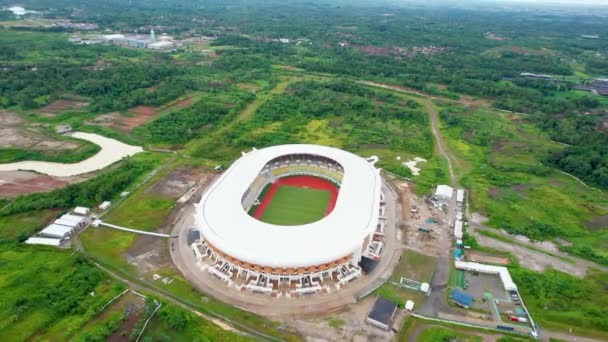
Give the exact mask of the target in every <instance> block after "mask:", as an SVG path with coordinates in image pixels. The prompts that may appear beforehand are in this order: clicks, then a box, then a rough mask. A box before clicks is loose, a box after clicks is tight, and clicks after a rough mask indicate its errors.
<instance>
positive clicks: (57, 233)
mask: <svg viewBox="0 0 608 342" xmlns="http://www.w3.org/2000/svg"><path fill="white" fill-rule="evenodd" d="M73 230H74V228H72V227H68V226H62V225H59V224H54V223H53V224H51V225H49V226H48V227H46V228H44V229H43V230H42V231H40V235H42V236H47V237H51V238H56V239H62V240H63V239H66V238H67V237H68V236H70V233H72V231H73Z"/></svg>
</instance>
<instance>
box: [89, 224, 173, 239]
mask: <svg viewBox="0 0 608 342" xmlns="http://www.w3.org/2000/svg"><path fill="white" fill-rule="evenodd" d="M99 225H100V226H104V227H108V228H112V229H117V230H122V231H123V232H129V233H135V234H140V235H148V236H154V237H160V238H169V237H171V235H169V234H162V233H155V232H147V231H145V230H137V229H131V228H125V227H121V226H117V225H115V224H110V223H105V222H100V223H99Z"/></svg>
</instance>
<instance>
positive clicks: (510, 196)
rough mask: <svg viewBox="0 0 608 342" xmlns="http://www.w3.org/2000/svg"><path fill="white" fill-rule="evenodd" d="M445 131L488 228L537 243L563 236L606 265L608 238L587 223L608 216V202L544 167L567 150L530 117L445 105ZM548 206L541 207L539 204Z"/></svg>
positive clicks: (579, 250) (574, 250)
mask: <svg viewBox="0 0 608 342" xmlns="http://www.w3.org/2000/svg"><path fill="white" fill-rule="evenodd" d="M439 106H440V107H441V112H440V116H441V120H442V132H443V136H444V139H446V141H447V144H448V147H449V148H450V151H451V152H452V153H454V154H455V156H456V157H457V159H458V168H457V172H458V176H459V178H460V183H461V184H462V185H464V186H465V187H466V188H467V189H468V190H469V192H470V197H469V198H470V199H471V207H472V209H473V210H474V211H479V212H481V213H482V214H483V215H485V216H487V217H488V218H489V221H488V223H487V225H488V226H491V227H496V228H502V229H505V230H506V231H507V232H509V233H512V234H521V235H526V236H528V237H530V238H531V239H534V240H545V239H553V238H556V237H561V238H564V239H567V240H568V241H571V242H573V243H574V246H573V247H562V248H564V249H566V250H568V251H569V252H572V253H573V254H576V255H579V256H582V257H586V258H589V259H592V260H595V261H598V262H602V263H606V260H607V259H606V256H607V255H606V254H605V248H604V246H605V244H606V243H608V235H606V234H605V233H604V232H602V231H601V230H595V231H594V230H590V229H587V228H586V227H585V223H586V222H587V221H589V220H591V219H593V218H595V217H600V216H603V215H606V214H607V213H608V207H607V206H606V203H608V202H607V201H608V197H607V195H606V194H605V193H604V192H601V191H599V190H594V189H590V188H588V187H586V186H584V185H582V184H580V183H579V182H578V181H577V180H575V179H572V178H571V177H569V176H567V175H564V174H562V173H559V172H557V171H556V170H554V169H552V168H551V167H549V166H546V165H543V163H542V161H543V159H544V158H545V156H547V155H548V154H549V153H552V152H553V151H559V150H561V149H563V146H561V145H559V144H557V143H554V142H552V141H551V140H549V138H548V137H547V135H546V134H544V133H542V132H541V131H540V130H539V129H538V128H536V127H535V126H534V125H533V124H532V123H531V122H530V121H529V120H527V118H525V117H523V116H515V115H511V114H504V113H496V112H493V111H489V110H485V109H479V110H476V111H469V110H467V108H465V107H463V106H456V105H452V104H444V103H439ZM540 203H542V205H539V204H540Z"/></svg>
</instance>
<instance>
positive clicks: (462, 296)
mask: <svg viewBox="0 0 608 342" xmlns="http://www.w3.org/2000/svg"><path fill="white" fill-rule="evenodd" d="M450 300H451V301H452V303H454V304H456V305H458V306H460V307H463V308H465V309H468V308H470V307H471V305H472V304H473V297H472V296H471V295H469V294H467V293H464V292H462V291H458V290H452V291H450Z"/></svg>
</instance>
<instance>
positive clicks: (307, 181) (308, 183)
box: [253, 176, 338, 219]
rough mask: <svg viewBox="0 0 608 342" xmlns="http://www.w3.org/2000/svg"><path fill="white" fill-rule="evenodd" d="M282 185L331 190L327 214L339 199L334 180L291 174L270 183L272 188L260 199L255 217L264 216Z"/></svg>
mask: <svg viewBox="0 0 608 342" xmlns="http://www.w3.org/2000/svg"><path fill="white" fill-rule="evenodd" d="M282 185H287V186H295V187H300V188H312V189H318V190H327V191H329V202H328V203H327V209H325V216H327V215H329V213H331V212H332V210H334V207H335V206H336V200H337V199H338V188H337V187H336V186H335V185H334V184H333V183H332V182H330V181H327V180H325V179H323V178H319V177H313V176H291V177H285V178H279V179H278V180H276V181H275V182H274V183H272V184H271V185H270V189H268V192H267V193H266V195H265V196H264V198H262V199H261V200H260V205H259V206H258V207H257V208H256V209H255V212H254V213H253V217H255V218H256V219H260V217H262V214H264V211H265V210H266V207H268V204H269V203H270V201H271V200H272V197H274V193H275V192H276V191H277V189H278V188H279V187H280V186H282Z"/></svg>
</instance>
